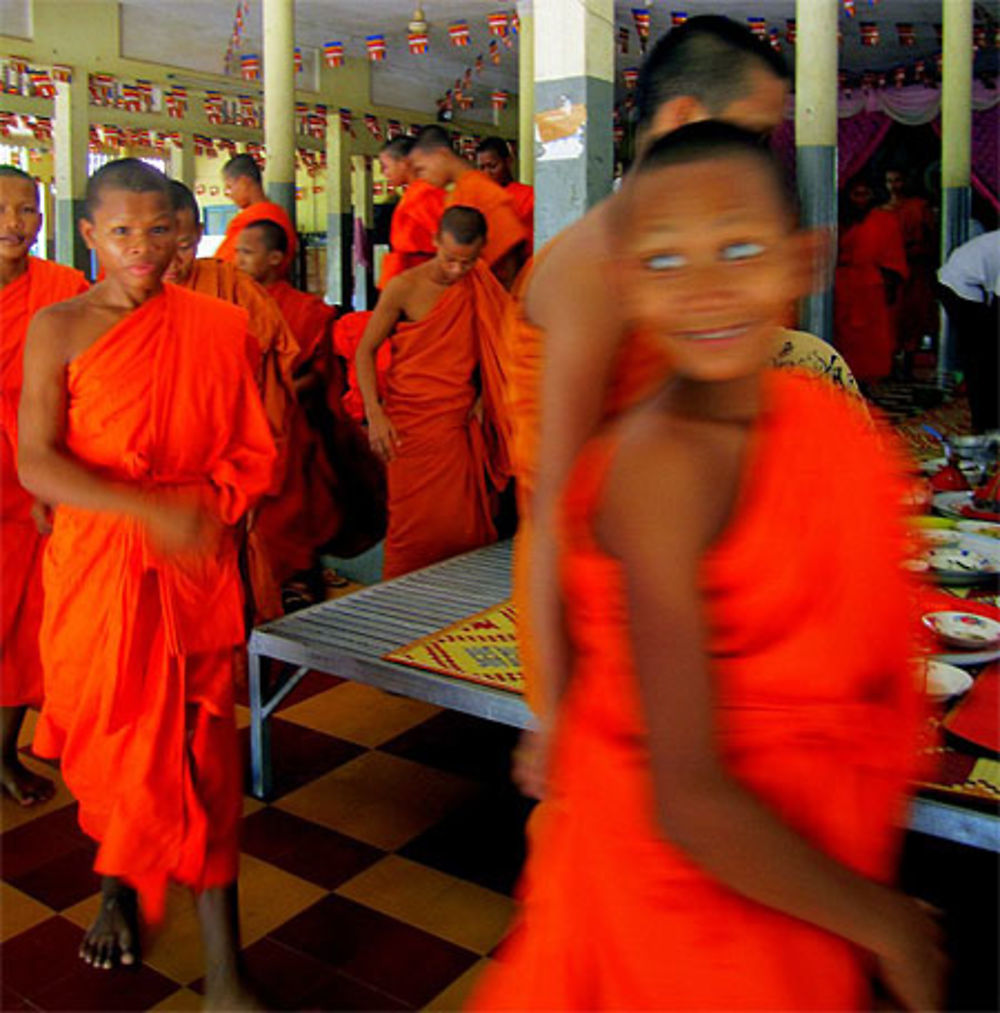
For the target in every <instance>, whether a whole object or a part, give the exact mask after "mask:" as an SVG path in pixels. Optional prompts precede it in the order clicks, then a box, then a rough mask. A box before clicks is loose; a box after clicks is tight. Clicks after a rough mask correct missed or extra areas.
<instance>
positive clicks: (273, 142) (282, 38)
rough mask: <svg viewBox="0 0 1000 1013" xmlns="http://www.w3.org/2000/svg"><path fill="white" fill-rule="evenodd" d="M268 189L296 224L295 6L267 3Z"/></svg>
mask: <svg viewBox="0 0 1000 1013" xmlns="http://www.w3.org/2000/svg"><path fill="white" fill-rule="evenodd" d="M263 20H264V24H263V29H264V31H263V35H264V143H265V145H266V146H267V167H266V169H265V176H264V179H265V188H266V190H267V196H268V199H269V200H272V201H274V203H275V204H280V205H281V206H282V207H283V208H284V209H285V210H286V211H287V212H288V214H289V217H290V218H291V219H292V221H293V222H294V221H295V2H294V0H264V3H263Z"/></svg>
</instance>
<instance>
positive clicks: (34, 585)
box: [0, 165, 87, 806]
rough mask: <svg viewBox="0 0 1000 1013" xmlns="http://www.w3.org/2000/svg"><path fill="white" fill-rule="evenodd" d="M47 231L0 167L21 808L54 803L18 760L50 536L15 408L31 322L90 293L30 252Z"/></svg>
mask: <svg viewBox="0 0 1000 1013" xmlns="http://www.w3.org/2000/svg"><path fill="white" fill-rule="evenodd" d="M41 225H42V213H41V211H40V210H39V206H38V190H37V188H36V186H35V181H34V180H33V179H32V178H31V176H29V175H28V174H27V173H26V172H22V171H21V170H20V169H17V168H15V167H14V166H12V165H3V166H0V548H2V551H3V566H2V567H0V722H2V734H3V771H2V775H0V785H2V787H3V790H4V792H6V793H7V794H8V795H10V797H11V798H12V799H14V801H15V802H18V803H19V804H20V805H25V806H27V805H34V804H35V803H36V802H44V801H46V800H47V799H49V798H51V797H52V794H53V792H54V790H55V789H54V787H53V785H52V782H51V781H50V780H49V779H48V778H47V777H41V776H40V775H38V774H36V773H34V772H33V771H31V770H29V769H28V768H27V767H26V766H25V765H24V764H23V763H22V762H21V759H20V757H19V756H18V753H17V739H18V736H19V735H20V732H21V726H22V724H23V723H24V717H25V714H26V713H27V710H28V707H29V706H31V707H40V706H41V703H42V662H41V658H40V657H39V654H38V629H39V626H40V625H41V621H42V552H43V550H44V548H45V534H46V533H47V532H48V530H49V524H48V519H47V517H46V515H45V508H44V506H42V505H41V504H39V503H36V502H35V500H34V497H32V496H31V495H30V494H29V493H28V492H26V491H25V490H24V488H23V487H22V486H21V484H20V483H19V482H18V480H17V461H16V451H17V406H18V402H19V401H20V399H21V358H22V356H23V354H24V338H25V335H26V334H27V331H28V324H29V323H30V321H31V318H32V317H33V316H34V315H35V314H36V313H37V312H38V311H39V310H40V309H42V307H44V306H48V305H49V304H50V303H55V302H60V301H61V300H63V299H70V298H72V297H73V296H75V295H79V294H80V293H81V292H84V291H86V288H87V283H86V281H85V280H84V277H83V275H82V274H81V273H80V272H79V271H74V270H73V269H72V268H70V267H63V266H62V265H60V264H53V263H50V262H49V261H47V260H39V259H37V258H36V257H32V256H31V255H30V253H29V252H28V251H29V250H30V249H31V247H32V245H33V244H34V242H35V239H36V237H37V236H38V230H39V229H40V228H41Z"/></svg>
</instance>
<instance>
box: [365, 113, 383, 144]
mask: <svg viewBox="0 0 1000 1013" xmlns="http://www.w3.org/2000/svg"><path fill="white" fill-rule="evenodd" d="M364 123H365V128H366V129H367V131H368V133H370V134H371V135H372V137H374V138H375V140H376V141H381V140H382V128H381V127H380V126H379V122H378V117H377V116H375V115H374V114H373V113H365V118H364Z"/></svg>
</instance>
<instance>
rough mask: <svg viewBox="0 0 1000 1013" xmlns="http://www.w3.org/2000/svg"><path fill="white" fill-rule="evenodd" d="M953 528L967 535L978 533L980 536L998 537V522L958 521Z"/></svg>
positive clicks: (999, 531) (999, 532)
mask: <svg viewBox="0 0 1000 1013" xmlns="http://www.w3.org/2000/svg"><path fill="white" fill-rule="evenodd" d="M955 529H956V530H957V531H962V532H965V533H966V534H969V535H980V536H981V537H982V538H995V539H1000V524H997V523H996V522H994V521H973V520H964V521H958V522H957V523H956V524H955Z"/></svg>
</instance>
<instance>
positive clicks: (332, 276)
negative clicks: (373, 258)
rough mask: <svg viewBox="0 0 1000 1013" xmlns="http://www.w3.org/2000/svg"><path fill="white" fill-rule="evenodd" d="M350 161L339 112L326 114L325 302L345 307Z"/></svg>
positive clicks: (348, 287)
mask: <svg viewBox="0 0 1000 1013" xmlns="http://www.w3.org/2000/svg"><path fill="white" fill-rule="evenodd" d="M350 168H351V163H350V159H349V156H348V143H347V137H346V135H345V134H344V131H343V129H342V127H341V125H340V112H339V110H337V109H333V110H332V111H330V112H328V113H327V115H326V301H327V302H328V303H330V304H331V305H334V306H342V307H344V308H345V309H346V308H347V306H346V304H347V302H348V297H349V295H350V291H351V177H350Z"/></svg>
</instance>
